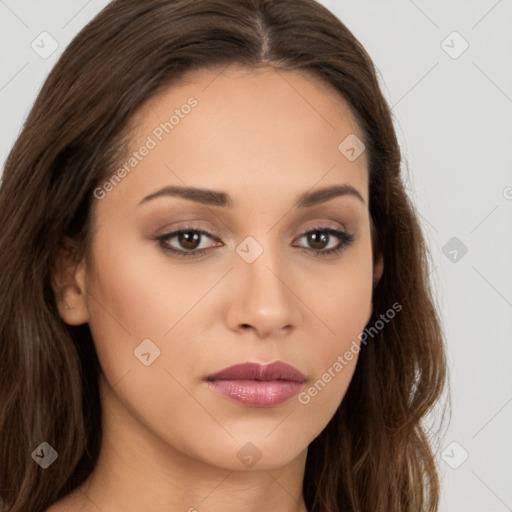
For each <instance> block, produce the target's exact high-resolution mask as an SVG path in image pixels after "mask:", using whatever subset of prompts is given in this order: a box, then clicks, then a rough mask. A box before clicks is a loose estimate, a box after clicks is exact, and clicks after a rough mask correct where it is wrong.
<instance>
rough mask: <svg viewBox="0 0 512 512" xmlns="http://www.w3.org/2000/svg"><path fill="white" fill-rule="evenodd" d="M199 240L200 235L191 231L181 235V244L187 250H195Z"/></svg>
mask: <svg viewBox="0 0 512 512" xmlns="http://www.w3.org/2000/svg"><path fill="white" fill-rule="evenodd" d="M198 239H199V233H194V232H191V231H186V232H185V233H180V235H179V242H180V244H181V245H182V246H183V247H185V248H186V249H195V243H196V242H197V240H198Z"/></svg>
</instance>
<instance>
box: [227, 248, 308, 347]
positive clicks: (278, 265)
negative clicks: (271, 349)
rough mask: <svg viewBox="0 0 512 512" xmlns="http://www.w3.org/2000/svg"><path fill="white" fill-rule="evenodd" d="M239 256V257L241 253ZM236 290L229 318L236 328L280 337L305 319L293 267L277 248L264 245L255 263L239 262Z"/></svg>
mask: <svg viewBox="0 0 512 512" xmlns="http://www.w3.org/2000/svg"><path fill="white" fill-rule="evenodd" d="M237 257H238V256H237ZM232 278H233V279H234V280H235V284H234V290H235V291H234V292H233V293H232V294H230V298H229V300H230V304H229V308H228V312H227V318H226V321H227V323H228V326H229V327H230V328H231V329H232V330H235V331H244V330H253V331H254V332H255V334H256V335H257V336H259V337H261V338H266V337H272V338H280V337H283V336H285V335H287V334H288V333H289V332H291V331H292V330H294V329H295V328H296V327H297V326H298V325H299V324H300V322H301V318H302V315H301V309H300V304H301V300H300V297H299V296H298V295H297V291H296V290H294V288H298V286H297V283H296V282H294V278H293V269H291V268H290V266H289V265H287V262H285V261H284V256H283V255H279V254H278V250H277V249H274V248H269V249H267V248H264V250H263V253H262V254H261V255H260V256H259V257H258V258H257V259H256V260H255V261H253V262H252V263H247V262H246V261H244V260H243V259H240V260H239V261H237V264H236V268H235V271H234V272H233V275H232Z"/></svg>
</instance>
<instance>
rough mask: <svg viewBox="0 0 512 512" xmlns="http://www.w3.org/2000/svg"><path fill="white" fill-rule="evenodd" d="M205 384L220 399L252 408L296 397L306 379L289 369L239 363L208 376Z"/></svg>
mask: <svg viewBox="0 0 512 512" xmlns="http://www.w3.org/2000/svg"><path fill="white" fill-rule="evenodd" d="M205 380H206V384H207V385H208V387H210V389H212V390H213V391H216V392H217V393H219V394H221V395H223V396H224V397H226V398H228V399H230V400H234V401H236V402H239V403H242V404H244V405H247V406H252V407H273V406H276V405H279V404H282V403H283V402H285V401H286V400H289V399H290V398H291V397H292V396H294V395H296V394H297V393H298V392H299V390H300V389H301V387H302V385H303V383H304V382H305V380H306V377H305V375H304V374H303V373H301V372H300V371H299V370H297V369H296V368H294V367H293V366H291V365H289V364H287V363H284V362H281V361H277V362H275V363H271V364H265V365H262V364H259V363H242V364H236V365H234V366H230V367H228V368H224V369H223V370H221V371H220V372H217V373H215V374H213V375H210V376H208V377H207V378H206V379H205Z"/></svg>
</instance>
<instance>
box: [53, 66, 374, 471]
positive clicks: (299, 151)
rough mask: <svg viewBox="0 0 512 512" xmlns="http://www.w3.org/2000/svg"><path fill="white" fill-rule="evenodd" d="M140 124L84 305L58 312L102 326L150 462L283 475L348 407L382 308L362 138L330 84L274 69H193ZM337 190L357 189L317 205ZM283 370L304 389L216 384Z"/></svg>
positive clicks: (108, 365) (118, 388)
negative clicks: (361, 351) (158, 457)
mask: <svg viewBox="0 0 512 512" xmlns="http://www.w3.org/2000/svg"><path fill="white" fill-rule="evenodd" d="M136 121H137V122H136V124H135V125H134V126H135V128H134V129H135V130H136V131H135V133H136V142H135V143H134V145H133V147H132V150H133V152H135V153H131V154H130V155H128V156H127V158H126V160H125V161H123V162H121V163H120V164H119V167H118V170H116V173H117V178H114V179H112V180H111V183H110V184H108V183H105V184H103V186H101V187H100V188H98V189H96V191H95V195H96V197H97V199H96V201H95V205H94V223H95V224H94V225H95V230H96V231H95V234H94V238H93V242H92V246H91V248H90V255H91V258H90V260H84V261H83V262H82V264H81V265H79V266H78V267H77V269H76V274H75V276H76V279H77V282H79V283H80V286H81V287H83V289H82V294H81V295H80V296H79V297H78V298H75V299H73V298H70V301H71V303H72V305H73V307H74V309H73V310H71V311H72V312H71V313H69V311H70V310H65V311H66V312H65V313H63V314H67V315H69V316H67V317H65V319H66V320H67V321H68V323H70V324H80V323H84V322H88V323H89V326H90V329H91V332H92V335H93V339H94V344H95V346H96V349H97V353H98V357H99V360H100V363H101V366H102V369H103V372H104V376H105V379H106V381H107V382H108V385H107V386H105V389H108V388H109V387H112V389H111V390H110V391H109V393H106V394H104V395H103V403H104V406H105V409H106V411H107V412H106V415H105V419H106V420H108V421H109V422H110V423H109V426H110V428H111V430H112V431H114V430H115V432H116V435H118V436H120V437H122V436H123V435H124V434H123V432H128V431H130V434H131V435H132V440H133V439H135V440H134V441H133V442H134V443H137V445H138V446H139V447H140V449H141V450H142V449H148V450H149V451H147V452H146V453H149V452H151V451H153V452H154V453H159V454H161V453H169V454H171V453H175V454H177V453H179V454H181V455H183V456H189V457H192V458H193V459H195V460H196V461H202V462H206V463H208V464H212V465H215V466H217V467H223V468H229V469H247V468H251V467H253V466H254V467H255V468H258V469H264V468H272V467H279V466H282V465H284V464H286V463H288V462H290V461H291V460H292V459H294V458H296V457H298V456H299V455H302V456H303V455H304V454H305V453H306V452H305V450H306V448H307V446H308V444H309V443H310V442H311V441H312V440H313V439H314V438H315V437H316V436H317V435H318V434H319V433H320V432H321V431H322V430H323V429H324V427H325V426H326V425H327V423H328V422H329V421H330V419H331V418H332V416H333V415H334V413H335V411H336V409H337V408H338V406H339V405H340V402H341V401H342V399H343V397H344V395H345V392H346V391H347V387H348V385H349V383H350V380H351V377H352V375H353V372H354V369H355V366H356V361H357V352H358V347H359V338H358V334H360V333H361V331H362V330H363V329H364V328H365V326H366V324H367V322H368V320H369V318H370V314H371V308H372V304H371V302H372V283H373V277H374V274H373V271H374V269H373V266H372V247H371V239H370V218H369V211H368V169H367V163H368V162H367V155H366V152H364V151H362V152H361V148H360V147H359V146H357V139H355V137H357V138H358V139H360V140H361V139H362V133H361V131H360V129H359V127H358V125H357V123H356V121H355V118H354V116H353V115H352V113H351V111H350V109H349V107H348V105H347V103H346V102H345V101H344V100H343V99H342V98H341V97H340V96H338V95H337V94H336V92H335V91H334V90H333V89H331V88H329V86H327V85H325V84H323V83H322V82H319V81H318V80H317V79H313V78H312V77H309V76H306V75H302V74H299V73H296V72H282V71H276V70H274V69H273V68H265V69H264V70H263V71H254V70H251V71H248V70H242V69H240V68H235V67H231V68H228V69H227V70H225V71H224V73H223V74H219V72H218V71H215V72H214V71H208V72H207V71H202V72H197V71H195V72H193V73H189V75H188V77H187V81H182V82H180V84H179V85H173V86H172V87H171V88H169V89H168V90H167V91H165V92H163V93H160V94H159V95H158V96H155V97H153V98H152V99H151V100H150V101H149V102H147V103H146V104H145V105H144V107H143V108H142V109H141V110H140V111H139V112H138V114H137V117H136ZM347 137H348V139H347ZM130 157H131V159H130ZM125 164H126V165H125ZM123 168H124V172H123V171H122V169H123ZM168 187H179V188H180V189H181V190H184V191H185V192H186V195H188V198H186V197H184V195H185V193H184V192H183V195H177V194H171V193H170V189H168V192H169V193H165V190H166V188H168ZM331 187H345V188H344V189H342V188H340V189H339V190H341V191H343V190H345V191H347V190H348V191H349V192H348V193H343V194H339V193H338V194H330V193H327V192H323V193H321V194H317V193H319V191H320V190H324V189H325V190H327V189H330V188H331ZM194 189H201V190H205V191H208V193H206V192H195V193H192V192H193V191H194ZM304 197H305V199H304ZM299 202H302V203H304V204H298V203H299ZM180 229H183V230H185V231H186V232H185V233H183V234H181V235H180V234H176V233H175V232H176V231H178V230H180ZM329 230H331V231H329ZM187 231H188V232H187ZM337 232H340V233H341V234H340V235H338V236H337V235H336V233H337ZM308 233H309V234H308ZM343 233H346V234H347V235H348V236H347V237H345V235H344V234H343ZM350 237H352V238H353V241H351V242H350ZM340 245H341V246H342V250H341V251H339V252H331V253H330V254H328V251H329V250H331V249H336V248H337V247H339V246H340ZM171 250H173V251H176V253H174V252H171ZM194 250H196V251H197V250H198V251H200V252H199V253H197V252H196V253H193V251H194ZM187 253H188V255H187ZM180 255H181V256H180ZM379 269H380V271H382V267H379ZM378 272H379V271H378ZM80 297H81V298H80ZM81 301H82V302H81ZM73 315H74V316H73ZM347 351H350V352H351V353H352V358H351V359H349V358H348V357H344V355H345V354H346V353H347ZM341 360H343V363H341V362H340V361H341ZM276 361H281V362H285V363H287V364H289V365H292V366H293V367H295V368H296V369H297V370H298V371H299V372H301V373H302V374H303V375H304V381H303V382H297V381H295V382H290V380H288V381H286V379H285V378H286V375H281V377H282V378H283V379H284V380H280V381H277V380H276V375H274V376H272V375H270V374H269V375H267V378H268V379H270V380H268V381H266V382H263V383H262V382H260V383H255V381H254V380H251V379H253V378H254V375H253V377H248V376H245V377H246V378H245V379H244V378H243V377H244V375H242V376H240V375H238V378H237V379H236V380H233V379H234V378H235V377H233V376H232V378H231V379H232V380H229V379H228V380H224V381H221V380H216V381H215V382H214V383H211V382H210V383H208V382H207V381H206V380H205V379H206V378H207V377H208V376H211V375H212V374H215V373H217V372H219V371H220V370H222V369H224V368H226V367H229V366H232V365H235V364H239V363H247V362H254V363H260V364H267V363H271V362H276ZM340 366H341V368H340ZM277 377H279V375H277ZM288 378H290V376H289V375H288ZM237 380H238V381H244V382H236V381H237ZM247 380H249V382H247ZM103 384H105V383H103ZM222 390H224V393H222ZM109 408H111V410H115V411H116V413H115V414H114V413H111V412H109V410H110V409H109Z"/></svg>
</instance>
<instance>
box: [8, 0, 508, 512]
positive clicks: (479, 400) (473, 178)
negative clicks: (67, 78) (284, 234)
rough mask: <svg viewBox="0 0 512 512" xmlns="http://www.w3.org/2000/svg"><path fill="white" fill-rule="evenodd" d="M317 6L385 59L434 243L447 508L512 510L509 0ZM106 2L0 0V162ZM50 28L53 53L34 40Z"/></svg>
mask: <svg viewBox="0 0 512 512" xmlns="http://www.w3.org/2000/svg"><path fill="white" fill-rule="evenodd" d="M322 3H323V4H324V5H326V6H327V7H329V8H330V9H331V10H332V11H333V12H334V13H335V14H336V15H337V16H338V17H339V18H340V19H341V20H342V21H343V22H344V23H345V24H346V25H347V26H348V28H349V29H350V30H351V31H352V32H353V33H354V34H355V36H356V37H357V38H358V39H359V40H360V41H361V42H362V43H363V45H364V46H365V48H366V49H367V51H368V53H369V54H370V56H371V57H372V58H373V60H374V62H375V64H376V66H377V68H378V71H379V75H380V79H381V85H382V88H383V91H384V93H385V95H386V97H387V98H388V100H389V102H390V105H391V106H392V109H393V114H394V118H395V125H396V128H397V132H398V135H399V138H400V143H401V147H402V151H403V155H404V165H403V169H404V173H405V178H406V183H407V187H408V190H409V192H410V195H411V197H412V199H413V201H414V203H415V205H416V207H417V210H418V213H419V214H420V218H421V220H422V223H423V226H424V229H425V234H426V236H427V239H428V242H429V246H430V250H431V253H432V273H431V278H432V283H433V286H434V288H435V291H436V295H437V300H438V303H439V308H440V310H441V315H442V318H443V327H444V331H445V333H446V339H447V345H448V358H449V365H450V387H451V395H452V415H451V420H450V422H449V424H448V426H447V428H446V429H445V431H446V433H445V436H444V437H443V440H442V442H441V446H440V447H439V452H438V461H439V466H440V469H441V475H442V485H443V499H442V505H441V508H440V511H441V512H448V511H449V512H477V511H478V512H481V511H486V512H491V511H496V512H505V511H507V510H508V511H512V428H511V427H512V372H511V366H512V364H511V363H512V343H511V332H512V325H511V324H512V315H511V312H512V272H511V263H512V172H511V160H512V157H511V154H510V147H511V145H512V144H511V143H512V123H511V114H512V67H511V56H512V2H511V1H510V0H509V1H496V0H480V1H467V0H466V1H458V2H455V1H452V0H451V1H440V0H437V1H427V0H421V1H420V0H416V1H413V0H392V1H390V0H386V1H382V0H381V1H377V0H374V1H370V0H364V1H362V0H359V1H356V0H350V1H348V0H323V1H322ZM106 4H107V1H106V0H89V1H86V0H82V1H78V0H60V1H56V0H52V1H50V0H45V1H41V0H39V1H36V0H31V1H28V0H16V1H15V0H0V48H1V50H0V109H1V110H0V111H1V123H0V163H1V168H2V169H3V165H4V162H5V158H6V157H7V153H8V151H9V149H10V147H11V145H12V143H13V142H14V140H15V139H16V136H17V134H18V132H19V130H20V128H21V125H22V123H23V121H24V119H25V117H26V115H27V113H28V111H29V108H30V106H31V104H32V102H33V101H34V99H35V97H36V95H37V92H38V91H39V88H40V87H41V85H42V83H43V81H44V79H45V77H46V75H47V74H48V72H49V70H50V69H51V67H52V66H53V65H54V64H55V62H56V61H57V59H58V57H59V55H60V54H61V52H62V50H63V49H64V48H65V46H66V45H67V44H68V43H69V41H70V40H71V38H72V37H73V36H75V35H76V33H77V32H78V31H79V30H80V29H81V28H82V27H83V26H84V25H85V24H86V23H87V22H88V21H89V20H90V19H91V18H92V17H93V16H94V15H95V14H96V13H97V12H98V11H99V10H100V9H101V8H102V7H103V6H104V5H106ZM44 31H46V32H48V33H49V34H51V37H52V38H53V39H55V40H56V41H57V43H58V48H57V49H56V51H55V52H54V53H53V54H52V55H50V56H48V57H47V58H42V57H41V56H40V55H39V54H38V53H36V51H35V50H34V49H33V48H32V47H31V43H32V41H35V43H34V44H39V45H40V47H42V46H43V43H41V42H40V41H41V37H40V36H39V35H40V34H41V33H42V32H44ZM454 31H456V32H457V33H458V34H455V35H454V34H452V33H453V32H454ZM42 37H48V36H42ZM443 41H444V42H443ZM466 44H467V45H468V47H467V49H466V50H465V51H463V52H462V50H463V49H464V47H465V45H466ZM44 49H46V50H45V51H49V50H50V49H51V41H50V39H46V40H45V43H44V48H41V49H40V50H39V51H40V52H42V51H43V50H44ZM45 57H46V55H45ZM454 237H455V239H454V240H452V239H453V238H454ZM464 248H466V249H467V252H466V253H465V254H464V250H465V249H464ZM454 251H455V252H454ZM439 418H440V410H439V411H437V412H436V413H435V414H434V415H432V416H431V419H432V421H434V420H438V419H439ZM466 457H467V458H466Z"/></svg>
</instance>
